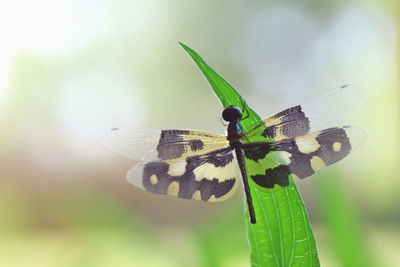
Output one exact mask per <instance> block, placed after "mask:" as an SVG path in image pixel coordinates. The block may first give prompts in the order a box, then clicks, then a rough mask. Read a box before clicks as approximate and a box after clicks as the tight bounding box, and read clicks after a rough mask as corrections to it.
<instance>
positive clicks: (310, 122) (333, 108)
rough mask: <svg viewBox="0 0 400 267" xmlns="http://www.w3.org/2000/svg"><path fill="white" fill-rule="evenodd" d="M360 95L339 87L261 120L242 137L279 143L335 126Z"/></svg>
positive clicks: (350, 89)
mask: <svg viewBox="0 0 400 267" xmlns="http://www.w3.org/2000/svg"><path fill="white" fill-rule="evenodd" d="M362 95H363V90H362V89H360V88H358V87H355V86H351V85H342V86H340V87H339V88H336V89H334V90H332V91H330V92H328V93H326V94H324V95H322V96H319V97H316V98H313V99H311V100H310V101H308V102H306V103H304V104H302V105H297V106H294V107H291V108H288V109H285V110H284V111H281V112H279V113H277V114H275V115H273V116H271V117H269V118H267V119H265V120H264V121H263V122H262V123H261V124H259V125H256V126H255V127H254V128H252V129H251V130H249V131H248V132H246V133H244V136H245V138H246V137H249V138H250V137H254V136H257V135H261V136H262V137H264V138H269V139H273V140H276V141H279V140H283V139H287V138H293V137H296V136H302V135H305V134H307V133H311V132H316V131H319V130H322V129H324V128H329V127H333V126H336V125H337V124H338V123H339V122H340V121H341V120H342V119H343V118H344V117H345V115H346V114H347V113H348V112H349V111H351V110H352V109H353V108H354V107H355V105H356V104H357V103H358V102H359V101H360V99H361V97H362ZM253 139H254V138H253Z"/></svg>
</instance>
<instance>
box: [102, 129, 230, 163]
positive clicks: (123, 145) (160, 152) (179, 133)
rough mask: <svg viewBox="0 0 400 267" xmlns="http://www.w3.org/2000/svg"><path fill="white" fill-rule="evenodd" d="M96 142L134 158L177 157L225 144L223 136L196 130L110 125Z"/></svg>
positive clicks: (167, 158) (148, 159)
mask: <svg viewBox="0 0 400 267" xmlns="http://www.w3.org/2000/svg"><path fill="white" fill-rule="evenodd" d="M99 142H100V143H101V144H102V145H103V146H104V147H106V148H107V149H109V150H111V151H113V152H116V153H119V154H121V155H123V156H125V157H127V158H131V159H134V160H145V161H150V160H179V159H185V158H187V157H189V156H192V155H202V154H207V153H210V152H211V151H214V150H218V149H221V148H224V147H227V146H228V145H229V142H228V141H227V140H226V136H223V135H218V134H213V133H208V132H203V131H196V130H176V129H175V130H155V129H144V128H112V129H111V130H109V131H107V132H106V133H105V134H103V135H102V136H101V137H100V139H99Z"/></svg>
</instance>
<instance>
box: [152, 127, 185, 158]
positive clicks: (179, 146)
mask: <svg viewBox="0 0 400 267" xmlns="http://www.w3.org/2000/svg"><path fill="white" fill-rule="evenodd" d="M187 134H189V131H186V130H163V131H161V135H160V141H159V142H158V145H157V152H158V158H159V159H163V160H167V159H176V158H179V157H181V156H182V155H183V153H184V152H185V145H184V144H183V137H182V136H181V135H187Z"/></svg>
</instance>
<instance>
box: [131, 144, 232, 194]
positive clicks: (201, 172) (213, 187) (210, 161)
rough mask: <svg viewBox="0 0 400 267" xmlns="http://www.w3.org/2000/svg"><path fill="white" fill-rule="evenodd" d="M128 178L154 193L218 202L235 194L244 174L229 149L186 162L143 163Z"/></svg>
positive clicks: (132, 170) (189, 159) (189, 158)
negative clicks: (241, 174)
mask: <svg viewBox="0 0 400 267" xmlns="http://www.w3.org/2000/svg"><path fill="white" fill-rule="evenodd" d="M127 178H128V181H129V182H130V183H131V184H133V185H135V186H137V187H139V188H141V189H143V190H145V191H149V192H152V193H156V194H163V195H172V196H178V197H180V198H185V199H197V200H203V201H209V202H218V201H222V200H225V199H227V198H229V197H230V196H231V195H232V194H233V193H234V192H235V190H236V188H237V186H238V180H239V178H240V170H239V167H238V163H237V160H235V158H234V154H233V152H232V150H231V149H230V148H229V147H226V148H223V149H219V150H215V151H212V152H209V153H207V154H203V155H195V156H190V157H187V158H186V159H179V160H155V161H149V162H142V163H139V164H138V165H136V166H134V167H133V168H132V169H131V170H130V171H129V172H128V177H127Z"/></svg>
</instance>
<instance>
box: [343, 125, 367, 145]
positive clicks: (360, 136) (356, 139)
mask: <svg viewBox="0 0 400 267" xmlns="http://www.w3.org/2000/svg"><path fill="white" fill-rule="evenodd" d="M343 128H344V129H345V131H346V135H347V137H348V138H349V139H350V144H351V146H352V148H353V149H356V148H357V147H359V146H360V145H361V144H362V143H364V141H365V140H366V139H367V136H368V135H367V132H366V131H365V130H364V129H363V128H360V127H356V126H344V127H343Z"/></svg>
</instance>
